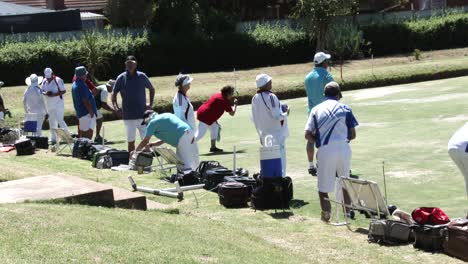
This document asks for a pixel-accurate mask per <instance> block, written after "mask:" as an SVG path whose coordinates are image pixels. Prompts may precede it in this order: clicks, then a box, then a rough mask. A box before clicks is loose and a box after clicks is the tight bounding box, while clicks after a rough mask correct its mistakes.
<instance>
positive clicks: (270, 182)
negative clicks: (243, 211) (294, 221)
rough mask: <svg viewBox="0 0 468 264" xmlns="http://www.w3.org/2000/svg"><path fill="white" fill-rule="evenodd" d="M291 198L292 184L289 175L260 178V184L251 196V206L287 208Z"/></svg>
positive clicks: (260, 208)
mask: <svg viewBox="0 0 468 264" xmlns="http://www.w3.org/2000/svg"><path fill="white" fill-rule="evenodd" d="M292 198H293V184H292V180H291V178H290V177H284V178H283V177H278V178H268V179H266V178H261V181H260V185H259V186H258V187H257V188H255V190H254V191H253V193H252V196H251V198H250V199H251V204H252V207H253V208H254V209H256V210H267V209H289V202H290V201H291V200H292Z"/></svg>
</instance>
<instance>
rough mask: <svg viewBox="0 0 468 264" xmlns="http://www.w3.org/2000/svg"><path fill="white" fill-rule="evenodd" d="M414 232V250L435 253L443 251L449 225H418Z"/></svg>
mask: <svg viewBox="0 0 468 264" xmlns="http://www.w3.org/2000/svg"><path fill="white" fill-rule="evenodd" d="M413 230H414V237H415V241H414V244H413V246H414V248H418V249H421V250H424V251H428V252H433V253H434V252H439V251H441V250H442V244H443V242H444V234H445V231H446V230H447V225H435V226H431V225H416V226H414V227H413Z"/></svg>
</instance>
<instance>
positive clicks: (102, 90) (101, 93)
mask: <svg viewBox="0 0 468 264" xmlns="http://www.w3.org/2000/svg"><path fill="white" fill-rule="evenodd" d="M88 82H89V78H88V79H86V81H85V83H86V85H87V86H88V87H89V84H88ZM114 85H115V80H109V81H108V82H107V83H106V84H103V85H99V86H97V87H96V88H95V89H94V90H92V89H90V90H91V91H92V93H93V95H94V101H95V102H96V108H97V114H96V136H95V137H94V142H96V143H99V144H103V143H104V142H103V141H104V139H103V138H102V137H101V128H102V123H103V119H104V116H103V115H102V112H101V111H102V110H101V109H104V110H107V111H109V112H112V113H114V114H115V115H117V114H118V113H117V110H115V109H114V108H112V107H111V106H110V105H109V104H108V103H107V99H108V97H109V93H112V89H113V88H114Z"/></svg>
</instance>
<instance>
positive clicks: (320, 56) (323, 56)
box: [314, 52, 331, 64]
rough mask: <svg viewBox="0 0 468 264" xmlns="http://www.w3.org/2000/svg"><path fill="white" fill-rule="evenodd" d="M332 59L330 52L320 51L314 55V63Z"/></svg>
mask: <svg viewBox="0 0 468 264" xmlns="http://www.w3.org/2000/svg"><path fill="white" fill-rule="evenodd" d="M329 59H331V55H330V54H327V53H325V52H318V53H316V54H315V56H314V63H315V64H321V63H322V62H324V61H325V60H329Z"/></svg>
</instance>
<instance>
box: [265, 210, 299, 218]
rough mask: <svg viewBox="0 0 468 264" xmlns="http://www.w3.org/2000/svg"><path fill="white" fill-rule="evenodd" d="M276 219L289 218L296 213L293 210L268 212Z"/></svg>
mask: <svg viewBox="0 0 468 264" xmlns="http://www.w3.org/2000/svg"><path fill="white" fill-rule="evenodd" d="M268 214H269V215H270V216H271V217H273V218H274V219H289V217H291V216H293V215H294V213H293V212H292V211H281V212H279V211H278V212H274V213H268Z"/></svg>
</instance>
